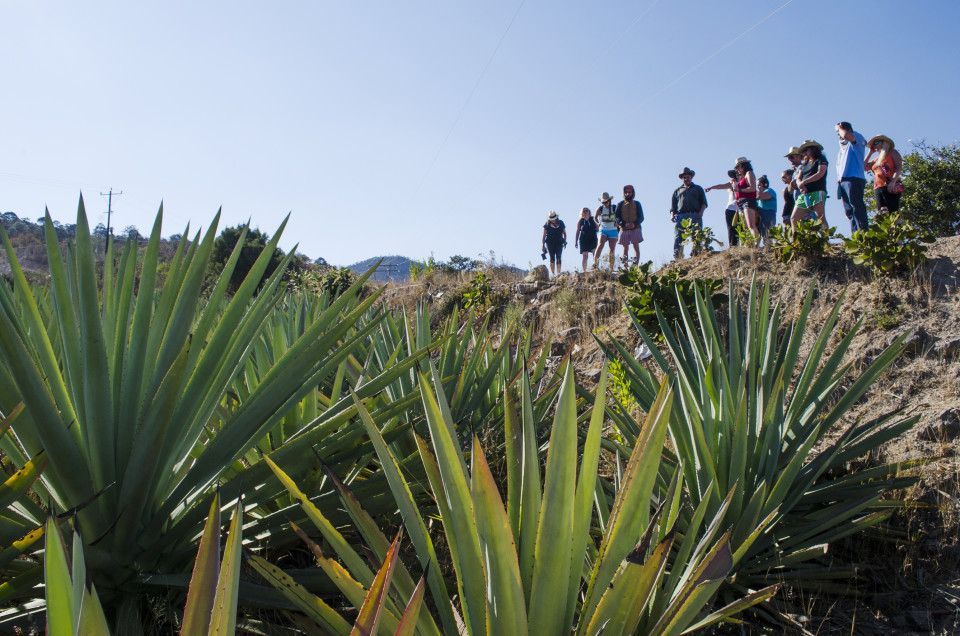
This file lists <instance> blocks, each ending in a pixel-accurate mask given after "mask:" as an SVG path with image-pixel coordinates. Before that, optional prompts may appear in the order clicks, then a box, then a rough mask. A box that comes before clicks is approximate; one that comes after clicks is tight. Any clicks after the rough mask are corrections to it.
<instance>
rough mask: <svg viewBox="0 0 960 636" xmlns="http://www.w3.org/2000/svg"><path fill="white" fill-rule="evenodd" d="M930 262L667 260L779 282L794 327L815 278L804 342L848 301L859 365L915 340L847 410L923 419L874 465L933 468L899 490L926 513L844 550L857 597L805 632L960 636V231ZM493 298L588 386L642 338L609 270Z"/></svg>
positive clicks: (398, 299)
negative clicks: (854, 565)
mask: <svg viewBox="0 0 960 636" xmlns="http://www.w3.org/2000/svg"><path fill="white" fill-rule="evenodd" d="M928 256H929V261H928V262H927V263H926V264H925V265H924V266H922V267H920V268H918V269H917V270H916V271H914V272H913V273H911V274H909V275H905V276H902V277H896V278H882V279H877V278H876V277H875V276H874V275H873V274H872V273H870V271H869V270H867V269H866V268H863V267H859V266H856V265H854V264H853V263H852V261H850V260H849V259H848V258H846V257H845V256H844V255H843V254H842V253H840V252H838V253H837V254H835V255H834V256H832V257H830V258H826V259H823V260H820V261H817V262H814V263H809V264H806V265H799V264H791V265H783V264H780V263H777V262H776V261H775V260H774V259H773V258H772V256H771V255H769V254H766V253H764V252H762V251H758V250H752V249H749V248H733V249H730V250H725V251H723V252H720V253H715V254H706V255H702V256H698V257H695V258H690V259H686V260H683V261H680V262H678V263H673V264H671V265H669V266H667V267H668V268H680V269H681V270H683V271H684V276H685V277H699V278H704V277H707V278H722V279H725V280H733V281H734V282H735V283H736V284H737V287H738V289H739V290H741V291H745V290H746V289H747V288H748V287H749V284H750V281H751V279H752V278H753V277H754V276H756V277H757V278H758V279H759V280H760V281H761V282H769V283H770V285H771V291H772V296H773V298H774V299H776V300H778V301H780V302H781V303H782V305H783V307H784V319H785V320H787V321H789V320H790V319H791V318H792V317H793V316H794V315H795V314H796V312H797V311H798V309H799V307H800V303H801V301H802V299H803V297H804V295H805V294H806V292H807V289H808V287H809V285H810V284H811V281H812V280H814V279H815V281H816V283H815V284H816V296H815V300H814V308H813V311H812V314H811V318H810V327H809V330H808V337H809V339H810V341H812V339H813V338H815V337H816V336H817V334H818V332H819V327H821V326H822V325H823V323H824V322H825V320H826V318H827V315H828V314H829V312H830V310H831V309H832V308H833V306H834V304H835V303H836V302H837V300H838V299H840V298H841V296H842V302H841V312H840V319H839V324H838V331H839V332H841V333H844V334H846V333H849V332H850V330H851V329H853V328H854V325H856V324H858V323H860V325H861V326H860V330H859V332H858V335H857V336H856V337H855V339H854V341H853V346H852V347H851V349H850V350H849V352H848V356H847V357H848V362H849V363H850V364H851V365H853V367H854V370H856V369H857V368H860V367H862V366H864V365H866V364H868V363H869V362H870V361H871V360H872V359H873V358H874V357H875V356H876V355H877V354H878V353H879V352H880V351H882V349H883V348H884V347H885V346H886V345H887V344H889V343H890V342H892V341H893V340H894V339H895V338H896V337H897V336H899V335H900V334H902V333H903V332H904V331H909V332H910V333H911V335H910V336H909V344H908V347H907V350H906V351H905V352H904V354H903V355H902V356H901V358H900V359H899V360H897V361H896V362H895V363H894V365H893V367H892V368H891V369H890V370H888V371H887V372H886V373H885V374H884V375H883V376H882V377H881V378H880V379H879V381H878V382H877V383H876V384H875V385H874V387H873V389H872V391H871V392H870V393H868V395H867V396H866V397H865V398H864V399H862V400H861V401H860V403H858V404H857V405H856V406H855V407H854V409H853V411H852V412H851V414H850V416H851V417H852V418H868V419H869V418H872V417H876V416H878V415H880V414H882V413H887V412H890V411H892V410H895V409H903V410H904V411H906V413H908V414H911V415H916V416H919V421H918V423H917V424H916V426H915V427H914V428H913V429H912V430H910V431H908V432H907V433H906V434H904V435H903V436H902V437H901V438H900V439H898V440H895V441H894V442H892V443H890V444H889V445H888V446H887V447H886V448H885V449H883V451H882V456H881V457H878V458H873V459H874V460H884V461H906V460H925V461H926V462H927V463H925V464H923V465H921V466H919V467H918V468H915V469H914V470H917V471H919V474H920V477H921V479H920V482H919V484H918V486H917V487H916V488H914V489H913V490H912V491H911V492H904V493H893V496H894V497H895V498H900V499H910V500H915V501H917V502H918V506H917V507H916V508H915V509H913V510H911V511H910V512H909V513H900V514H898V515H897V516H896V517H895V526H898V527H899V529H900V530H901V531H902V532H900V533H899V534H900V535H902V536H898V537H872V536H871V537H866V538H858V539H852V540H849V541H848V542H847V544H845V545H844V546H842V547H841V548H840V549H847V550H852V551H854V553H855V554H856V558H857V560H859V561H860V562H861V564H862V572H863V587H862V593H863V596H862V598H860V599H850V598H843V599H835V598H825V599H820V598H815V599H814V598H809V599H802V598H800V599H797V600H799V601H801V602H802V603H806V604H807V605H808V607H809V611H808V613H807V614H805V615H802V616H797V620H798V629H801V630H802V629H807V630H812V631H813V632H816V633H820V634H824V633H834V632H836V633H841V632H842V633H845V634H849V633H894V632H895V633H901V634H904V633H956V632H955V630H957V631H960V460H958V456H957V442H958V439H960V237H951V238H945V239H940V240H938V241H937V242H936V243H934V244H932V245H931V246H930V248H929V251H928ZM469 280H470V279H469V277H468V276H464V275H461V277H460V278H450V277H448V278H442V277H434V278H433V279H430V280H426V281H420V282H417V283H414V284H407V285H393V286H390V287H389V288H388V290H387V294H386V297H385V301H384V302H386V303H408V304H412V303H413V302H415V301H417V300H419V299H426V300H428V302H430V303H431V304H432V307H433V310H432V311H433V313H434V314H435V315H437V314H440V315H443V314H444V313H449V310H450V308H451V307H452V306H453V305H454V304H455V303H457V302H459V301H460V299H461V298H462V294H463V291H464V290H465V288H466V286H467V284H468V281H469ZM491 299H492V300H491V304H492V305H493V307H491V309H490V311H491V312H492V313H493V314H495V315H494V316H493V318H494V320H495V321H496V320H499V321H506V320H513V319H520V320H521V321H522V322H523V324H525V325H528V326H529V327H530V328H531V329H532V333H533V335H534V338H535V339H536V340H537V342H539V343H545V342H546V341H547V339H548V338H549V339H550V340H551V341H552V344H551V354H552V355H553V356H554V357H553V361H554V363H558V362H559V361H560V360H561V358H562V356H564V355H567V354H569V355H571V356H572V358H573V361H574V364H575V368H576V370H577V374H578V377H579V378H580V379H581V380H582V381H583V382H584V383H585V384H587V385H590V384H591V383H592V382H595V380H596V377H597V376H598V375H599V369H600V365H601V362H602V354H601V352H600V349H599V347H598V345H597V343H596V341H595V338H594V336H596V337H597V338H601V339H608V338H616V339H618V340H619V341H620V342H621V343H623V344H625V345H627V346H629V347H631V348H635V347H636V346H637V345H638V344H639V337H638V334H637V332H636V330H635V329H634V327H633V326H632V324H631V321H630V319H629V317H628V316H627V315H626V314H625V313H624V312H623V311H622V307H623V291H622V289H621V286H620V285H619V284H618V282H617V280H616V278H615V277H614V276H613V275H611V274H610V273H609V272H604V271H592V272H587V273H585V274H583V273H579V274H566V275H563V276H561V277H559V278H557V279H554V280H549V281H537V280H533V277H532V276H530V277H528V279H527V280H517V279H516V278H512V279H511V278H505V279H494V280H492V282H491ZM805 346H809V343H807V344H806V345H805ZM867 461H869V458H868V460H867ZM801 625H802V626H804V627H799V626H801ZM800 633H802V632H800ZM807 633H810V632H809V631H808V632H807Z"/></svg>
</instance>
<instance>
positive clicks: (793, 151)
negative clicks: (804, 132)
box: [783, 146, 800, 157]
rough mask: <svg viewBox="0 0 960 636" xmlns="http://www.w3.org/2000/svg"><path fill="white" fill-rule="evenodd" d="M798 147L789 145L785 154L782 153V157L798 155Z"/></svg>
mask: <svg viewBox="0 0 960 636" xmlns="http://www.w3.org/2000/svg"><path fill="white" fill-rule="evenodd" d="M799 154H800V149H799V148H797V147H796V146H790V150H788V151H787V154H785V155H783V156H784V157H789V156H790V155H799Z"/></svg>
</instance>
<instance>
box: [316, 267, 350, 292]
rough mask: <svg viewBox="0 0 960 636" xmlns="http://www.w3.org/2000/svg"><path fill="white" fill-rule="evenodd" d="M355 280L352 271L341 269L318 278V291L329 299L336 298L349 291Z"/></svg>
mask: <svg viewBox="0 0 960 636" xmlns="http://www.w3.org/2000/svg"><path fill="white" fill-rule="evenodd" d="M355 280H356V274H354V273H353V270H351V269H347V268H346V267H341V268H340V269H336V270H333V271H330V272H327V273H326V274H323V275H322V276H320V280H319V284H320V291H322V292H324V293H328V294H330V298H336V297H337V296H339V295H340V294H342V293H343V292H345V291H347V290H348V289H350V286H351V285H353V283H354V281H355Z"/></svg>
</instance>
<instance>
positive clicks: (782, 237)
mask: <svg viewBox="0 0 960 636" xmlns="http://www.w3.org/2000/svg"><path fill="white" fill-rule="evenodd" d="M768 236H769V238H770V245H771V248H772V249H773V255H774V257H775V258H776V259H777V260H778V261H780V262H781V263H790V262H791V261H795V260H797V259H798V258H801V257H812V258H823V257H824V256H826V255H827V253H828V251H829V248H830V239H832V238H843V237H842V236H840V235H839V234H837V228H835V227H826V226H824V224H823V223H822V222H821V221H820V220H819V219H818V220H816V221H809V220H807V221H800V222H799V223H798V224H797V229H795V230H794V229H793V228H791V227H789V226H786V225H778V226H775V227H772V228H770V232H769V235H768Z"/></svg>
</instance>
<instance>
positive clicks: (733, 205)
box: [727, 190, 737, 210]
mask: <svg viewBox="0 0 960 636" xmlns="http://www.w3.org/2000/svg"><path fill="white" fill-rule="evenodd" d="M727 209H728V210H736V209H737V195H736V193H734V191H733V190H730V198H729V199H728V200H727Z"/></svg>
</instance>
